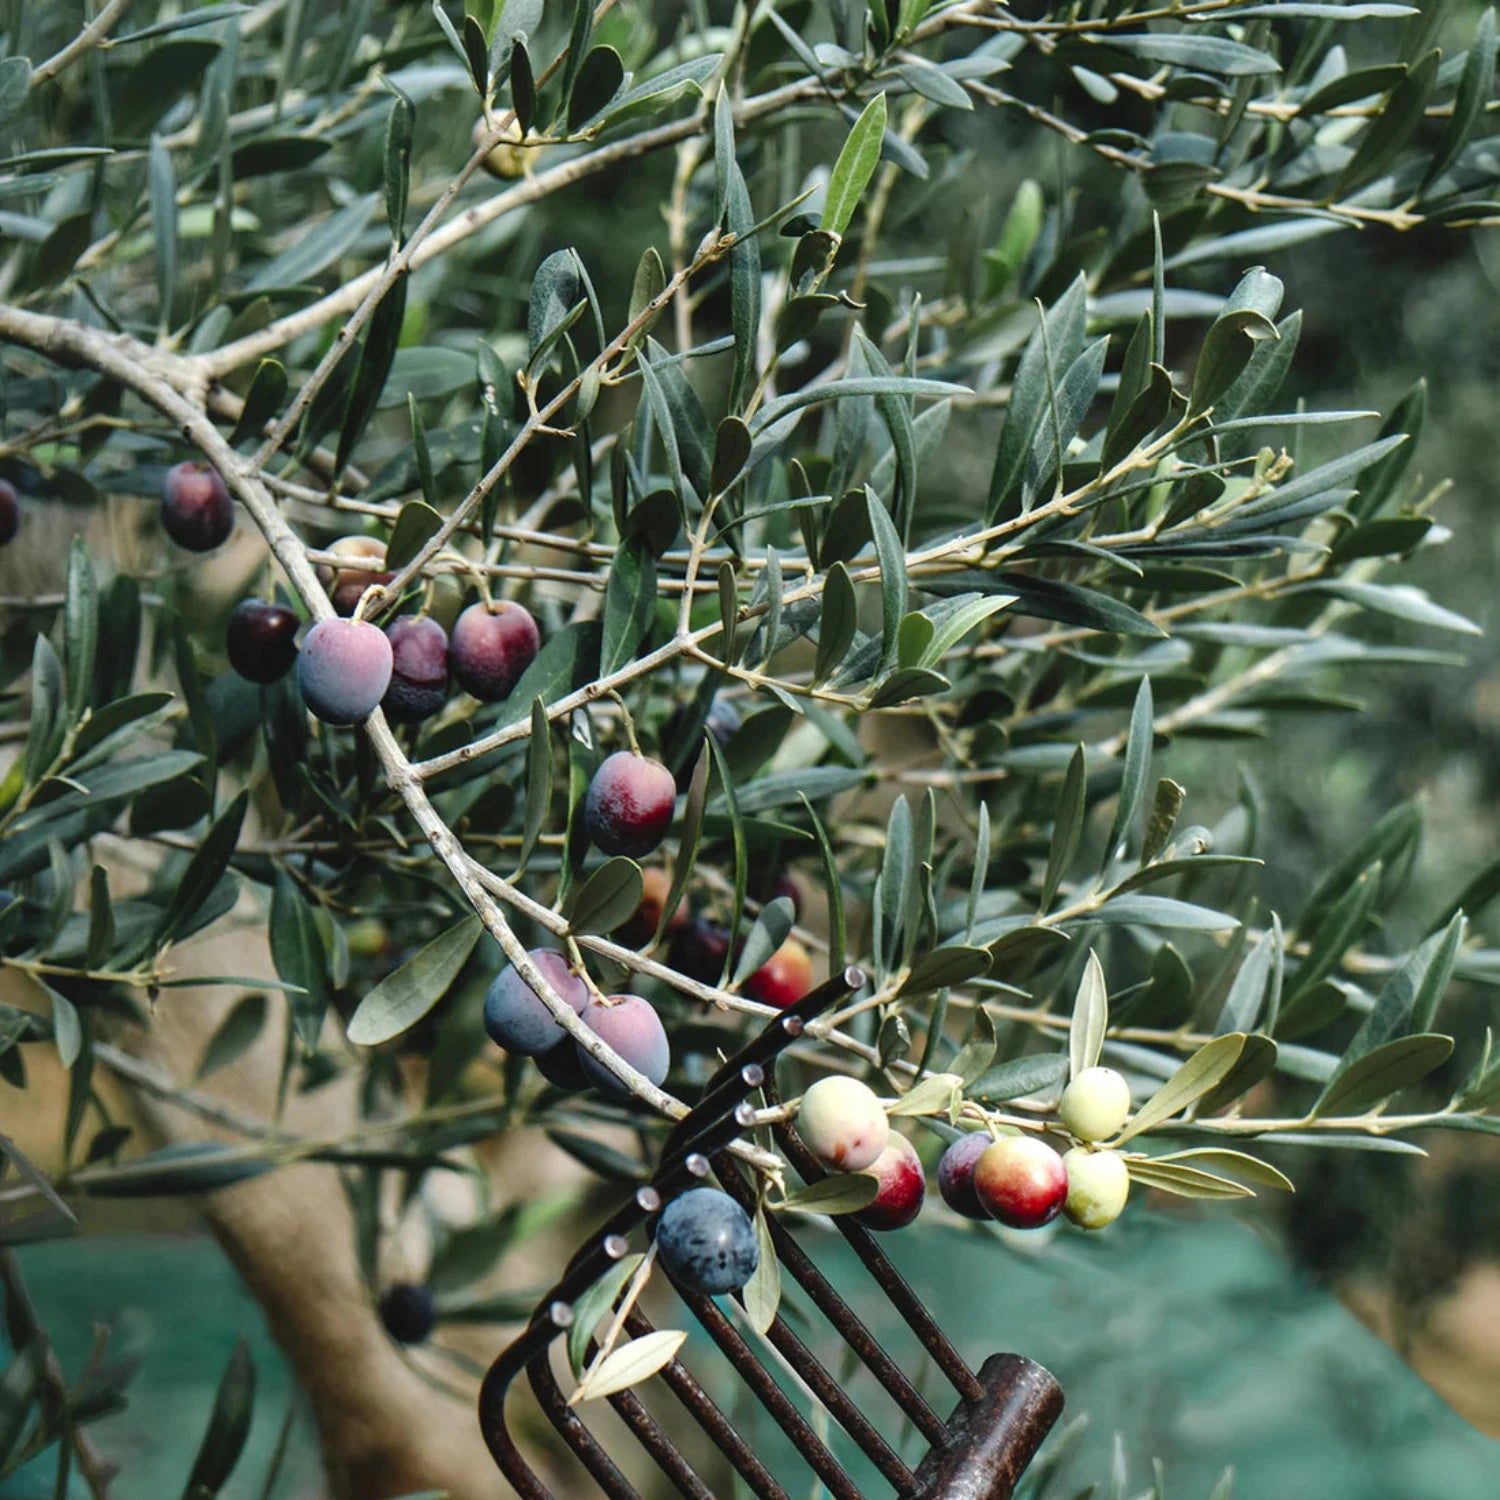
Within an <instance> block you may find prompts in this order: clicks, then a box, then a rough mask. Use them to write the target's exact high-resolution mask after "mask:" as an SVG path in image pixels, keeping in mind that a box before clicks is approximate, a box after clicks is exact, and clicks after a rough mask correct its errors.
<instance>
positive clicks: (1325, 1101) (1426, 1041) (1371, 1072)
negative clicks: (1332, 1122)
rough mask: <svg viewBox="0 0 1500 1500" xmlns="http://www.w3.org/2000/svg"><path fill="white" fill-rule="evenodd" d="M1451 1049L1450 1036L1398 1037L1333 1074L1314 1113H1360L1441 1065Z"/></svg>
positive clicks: (1425, 1033)
mask: <svg viewBox="0 0 1500 1500" xmlns="http://www.w3.org/2000/svg"><path fill="white" fill-rule="evenodd" d="M1452 1053H1453V1038H1452V1037H1450V1036H1439V1035H1436V1034H1435V1033H1432V1032H1420V1033H1418V1034H1417V1035H1415V1036H1402V1037H1397V1038H1396V1039H1395V1040H1394V1041H1390V1042H1386V1043H1385V1044H1384V1045H1383V1046H1380V1047H1375V1048H1373V1049H1372V1050H1371V1051H1369V1052H1366V1053H1365V1054H1364V1056H1363V1057H1361V1058H1360V1059H1359V1060H1358V1061H1357V1062H1355V1063H1352V1064H1351V1065H1350V1066H1349V1067H1348V1068H1346V1069H1344V1071H1342V1072H1340V1073H1337V1074H1335V1075H1334V1077H1333V1079H1332V1081H1331V1082H1330V1083H1329V1085H1328V1087H1327V1088H1326V1089H1324V1090H1323V1095H1322V1097H1321V1098H1320V1099H1319V1100H1318V1102H1317V1104H1316V1105H1315V1106H1314V1108H1313V1111H1312V1113H1313V1116H1314V1117H1315V1118H1318V1117H1322V1116H1324V1115H1338V1114H1347V1115H1358V1114H1363V1113H1365V1112H1366V1111H1368V1110H1371V1109H1374V1108H1375V1106H1376V1105H1378V1104H1382V1103H1384V1102H1385V1100H1387V1099H1389V1098H1390V1097H1391V1095H1392V1094H1394V1093H1397V1092H1398V1091H1399V1090H1401V1089H1404V1088H1407V1087H1408V1086H1410V1085H1411V1084H1413V1083H1417V1082H1419V1081H1420V1080H1421V1079H1423V1078H1425V1077H1426V1076H1427V1075H1428V1074H1429V1073H1431V1072H1433V1071H1434V1070H1436V1069H1437V1068H1440V1067H1442V1065H1443V1064H1444V1063H1445V1062H1447V1061H1448V1059H1449V1057H1450V1056H1451V1055H1452Z"/></svg>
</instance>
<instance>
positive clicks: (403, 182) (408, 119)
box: [385, 78, 416, 246]
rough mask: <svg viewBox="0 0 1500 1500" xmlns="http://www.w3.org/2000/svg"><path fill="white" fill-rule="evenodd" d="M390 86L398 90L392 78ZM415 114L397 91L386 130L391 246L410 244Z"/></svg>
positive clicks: (386, 172)
mask: <svg viewBox="0 0 1500 1500" xmlns="http://www.w3.org/2000/svg"><path fill="white" fill-rule="evenodd" d="M386 83H387V85H388V86H389V87H391V88H395V85H394V84H392V83H391V82H390V79H389V78H387V79H386ZM415 114H416V111H415V110H414V109H413V107H412V102H411V100H410V99H408V98H407V97H406V95H405V94H403V93H402V92H401V91H400V90H399V89H396V97H395V98H394V99H392V100H391V113H390V118H389V119H388V120H387V121H386V127H385V221H386V224H387V225H388V226H389V227H390V231H391V243H392V244H394V245H397V246H399V245H402V244H404V243H405V241H406V203H407V198H408V196H409V195H410V191H411V132H412V124H413V120H414V117H415Z"/></svg>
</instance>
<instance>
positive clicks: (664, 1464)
mask: <svg viewBox="0 0 1500 1500" xmlns="http://www.w3.org/2000/svg"><path fill="white" fill-rule="evenodd" d="M658 1373H660V1372H659V1371H658ZM609 1404H610V1405H611V1406H612V1407H614V1409H615V1411H616V1412H618V1413H619V1415H620V1418H621V1420H622V1421H623V1422H624V1423H625V1424H626V1426H628V1427H629V1428H630V1430H631V1431H632V1432H633V1433H634V1434H635V1436H636V1440H637V1441H638V1442H639V1443H640V1445H641V1447H643V1448H644V1449H645V1450H646V1452H647V1453H649V1454H650V1455H651V1458H652V1460H653V1461H654V1462H655V1464H656V1466H657V1468H659V1469H660V1470H661V1471H662V1473H663V1474H665V1475H666V1476H667V1479H668V1480H669V1481H670V1482H671V1484H672V1485H673V1486H674V1487H675V1489H676V1490H677V1493H678V1494H680V1495H681V1496H683V1500H715V1496H714V1492H713V1491H712V1490H711V1489H709V1487H708V1486H707V1485H706V1484H704V1482H703V1481H702V1480H701V1479H700V1478H699V1477H698V1475H697V1472H696V1471H695V1470H694V1468H693V1466H692V1465H691V1464H690V1463H689V1462H688V1461H687V1459H686V1458H684V1457H683V1455H682V1454H681V1452H679V1450H678V1449H677V1448H676V1447H674V1446H673V1444H672V1442H671V1440H670V1439H669V1438H668V1437H667V1435H666V1433H664V1432H663V1431H662V1430H661V1428H660V1427H658V1426H657V1425H656V1421H655V1419H654V1418H653V1417H652V1415H651V1413H650V1412H649V1411H647V1410H646V1408H645V1405H644V1404H643V1403H642V1401H641V1399H640V1397H639V1396H637V1395H636V1394H635V1392H634V1391H619V1392H617V1393H616V1394H615V1395H613V1396H611V1397H610V1398H609Z"/></svg>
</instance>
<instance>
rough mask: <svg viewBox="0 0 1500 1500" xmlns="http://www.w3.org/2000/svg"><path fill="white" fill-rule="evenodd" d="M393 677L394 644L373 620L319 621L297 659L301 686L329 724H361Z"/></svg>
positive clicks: (307, 637) (303, 643) (307, 699)
mask: <svg viewBox="0 0 1500 1500" xmlns="http://www.w3.org/2000/svg"><path fill="white" fill-rule="evenodd" d="M390 682H391V643H390V641H389V640H387V638H386V634H385V632H384V631H383V630H381V629H380V627H379V626H378V625H372V624H370V622H369V621H368V620H319V621H318V623H317V624H316V625H314V626H313V628H312V629H311V630H309V631H308V632H307V636H306V638H305V639H304V640H303V642H302V653H301V655H300V656H298V658H297V685H298V686H299V687H300V688H301V689H302V697H303V700H304V701H305V702H306V704H307V706H308V707H309V708H310V709H311V710H312V711H313V713H315V714H316V715H317V716H318V718H320V719H322V720H323V722H324V723H325V724H362V723H364V721H365V720H366V719H368V718H369V717H370V715H371V714H372V713H374V712H375V710H376V709H377V708H378V707H379V706H380V700H381V699H382V698H383V697H385V690H386V688H387V687H389V686H390Z"/></svg>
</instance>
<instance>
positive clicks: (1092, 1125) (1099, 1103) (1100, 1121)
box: [1057, 1068, 1130, 1141]
mask: <svg viewBox="0 0 1500 1500" xmlns="http://www.w3.org/2000/svg"><path fill="white" fill-rule="evenodd" d="M1057 1115H1058V1119H1060V1120H1061V1121H1062V1124H1063V1128H1064V1129H1065V1130H1067V1131H1069V1132H1071V1133H1072V1134H1073V1135H1076V1136H1077V1137H1078V1139H1079V1140H1081V1141H1103V1140H1107V1139H1108V1138H1109V1137H1110V1136H1112V1135H1116V1134H1118V1132H1119V1131H1120V1129H1121V1127H1122V1126H1123V1125H1124V1124H1125V1121H1126V1119H1127V1118H1128V1117H1129V1115H1130V1085H1129V1084H1128V1083H1126V1082H1125V1080H1124V1078H1122V1077H1121V1076H1120V1074H1118V1073H1116V1072H1115V1070H1114V1069H1113V1068H1085V1069H1084V1070H1083V1072H1081V1073H1080V1074H1079V1075H1078V1076H1077V1077H1076V1078H1075V1079H1074V1080H1073V1081H1072V1083H1070V1084H1069V1085H1068V1086H1067V1088H1065V1089H1064V1090H1063V1096H1062V1101H1061V1103H1060V1104H1059V1105H1058V1107H1057Z"/></svg>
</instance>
